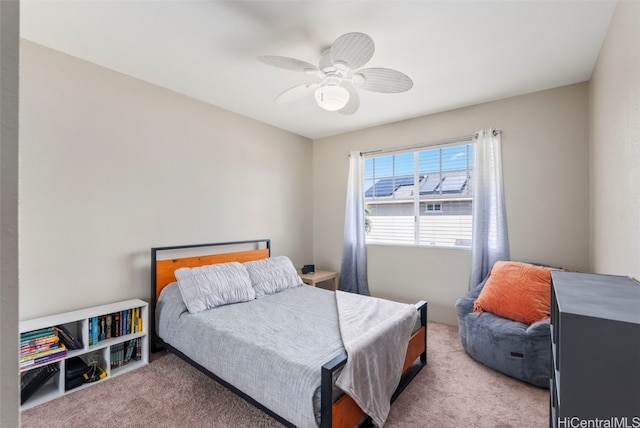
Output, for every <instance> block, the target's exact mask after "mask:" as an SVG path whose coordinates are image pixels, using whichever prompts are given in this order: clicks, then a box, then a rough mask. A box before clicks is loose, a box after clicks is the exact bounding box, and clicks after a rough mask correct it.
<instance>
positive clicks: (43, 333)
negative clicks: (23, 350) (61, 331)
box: [20, 327, 55, 342]
mask: <svg viewBox="0 0 640 428" xmlns="http://www.w3.org/2000/svg"><path fill="white" fill-rule="evenodd" d="M53 334H55V330H54V328H53V327H47V328H41V329H38V330H32V331H27V332H24V333H20V342H26V341H29V340H37V339H40V338H43V337H48V336H51V335H53Z"/></svg>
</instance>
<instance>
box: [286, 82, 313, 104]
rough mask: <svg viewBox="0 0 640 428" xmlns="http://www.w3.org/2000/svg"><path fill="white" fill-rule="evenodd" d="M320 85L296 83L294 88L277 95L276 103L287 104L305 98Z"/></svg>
mask: <svg viewBox="0 0 640 428" xmlns="http://www.w3.org/2000/svg"><path fill="white" fill-rule="evenodd" d="M317 87H318V83H303V84H301V85H296V86H294V87H293V88H289V89H287V90H286V91H284V92H283V93H281V94H280V95H278V96H277V97H276V104H285V103H290V102H293V101H297V100H299V99H301V98H304V97H305V96H306V95H308V94H309V93H310V92H312V91H313V90H314V89H315V88H317Z"/></svg>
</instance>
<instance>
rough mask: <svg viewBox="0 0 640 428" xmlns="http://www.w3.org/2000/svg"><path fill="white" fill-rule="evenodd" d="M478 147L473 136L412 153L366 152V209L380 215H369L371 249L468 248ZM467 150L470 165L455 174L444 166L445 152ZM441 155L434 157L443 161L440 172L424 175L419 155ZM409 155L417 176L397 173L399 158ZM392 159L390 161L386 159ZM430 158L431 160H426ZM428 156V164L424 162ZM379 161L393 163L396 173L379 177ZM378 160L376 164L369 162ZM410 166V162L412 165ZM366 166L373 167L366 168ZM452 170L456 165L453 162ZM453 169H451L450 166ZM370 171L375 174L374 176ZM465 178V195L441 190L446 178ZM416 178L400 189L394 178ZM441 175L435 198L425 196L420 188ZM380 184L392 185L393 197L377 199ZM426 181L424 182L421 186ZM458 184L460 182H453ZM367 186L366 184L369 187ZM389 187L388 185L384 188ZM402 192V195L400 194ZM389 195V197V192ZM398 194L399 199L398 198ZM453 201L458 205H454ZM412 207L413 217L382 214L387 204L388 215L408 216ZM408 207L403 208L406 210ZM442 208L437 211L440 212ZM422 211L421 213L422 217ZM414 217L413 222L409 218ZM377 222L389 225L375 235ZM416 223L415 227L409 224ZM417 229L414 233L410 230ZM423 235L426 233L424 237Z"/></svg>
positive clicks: (415, 149)
mask: <svg viewBox="0 0 640 428" xmlns="http://www.w3.org/2000/svg"><path fill="white" fill-rule="evenodd" d="M474 142H475V140H474V139H473V137H472V136H469V137H462V138H460V139H456V140H454V141H452V140H449V141H448V142H447V143H443V144H437V145H422V146H414V147H411V148H408V149H407V148H405V149H397V150H385V151H377V152H369V153H363V156H364V158H365V172H364V177H363V178H364V181H365V189H364V191H365V205H369V207H370V208H371V207H372V206H374V207H375V209H377V210H378V215H376V212H375V209H374V213H373V214H368V215H367V216H368V218H369V220H370V222H369V224H370V225H371V232H368V233H367V235H366V241H367V244H374V245H375V244H382V245H415V246H421V247H434V248H452V247H455V248H469V247H470V241H471V224H472V215H471V209H472V204H473V197H472V194H471V186H472V184H471V178H472V174H473V164H474V159H473V154H474V153H473V152H474ZM456 148H457V149H463V150H464V152H465V156H464V157H463V159H465V161H466V164H465V166H464V167H460V168H457V169H451V168H449V167H445V166H444V165H445V162H446V161H445V160H443V158H442V157H443V153H445V152H447V153H450V152H451V150H456ZM431 151H437V153H435V155H437V156H439V161H438V162H439V164H438V165H439V166H438V170H437V171H436V170H431V171H430V172H426V170H423V171H420V153H421V152H431ZM408 153H412V154H413V171H412V172H409V171H407V172H406V173H404V174H403V173H402V172H398V171H396V169H395V168H396V166H395V165H396V162H395V161H396V159H397V158H395V156H398V155H405V156H406V154H408ZM392 156H393V157H394V158H393V159H392V160H391V161H389V160H388V159H386V158H389V157H392ZM426 156H428V155H426ZM426 156H425V159H426ZM375 159H382V160H384V161H388V162H391V163H392V165H393V167H392V172H391V173H387V174H386V175H384V174H380V175H376V172H375ZM371 160H374V163H368V162H371ZM408 162H410V161H408ZM366 165H369V166H368V167H367V166H366ZM405 165H408V163H407V164H405ZM450 165H454V164H453V163H451V164H450ZM452 168H453V167H452ZM370 172H371V173H370ZM465 173H466V174H467V178H466V181H464V184H463V185H461V188H462V189H463V190H461V191H460V192H459V194H458V192H456V191H453V192H450V191H443V190H442V189H443V188H445V186H444V182H445V181H446V179H447V178H448V177H451V178H450V180H453V177H454V176H455V179H456V180H461V179H460V178H459V177H460V176H463V175H464V174H465ZM411 174H413V184H412V185H408V186H407V185H398V184H397V182H396V181H395V179H396V178H402V179H406V178H407V177H410V176H411ZM429 174H430V175H432V176H434V175H435V176H436V177H437V176H439V179H438V180H439V181H438V184H437V185H436V187H435V188H436V189H438V188H439V190H438V191H434V193H433V194H432V195H429V196H425V195H424V193H427V192H423V195H422V196H421V193H420V188H421V186H424V185H425V184H426V180H427V179H428V177H427V175H429ZM381 180H391V183H390V184H391V190H390V192H391V193H390V194H388V195H387V194H384V195H377V192H378V189H377V188H376V187H375V186H376V185H378V184H379V183H380V182H381ZM423 180H424V181H423ZM453 182H454V183H455V182H456V181H453ZM367 183H368V184H367ZM384 184H387V183H384ZM400 189H401V192H402V193H401V194H400V191H399V190H400ZM367 191H369V194H370V195H371V196H370V197H367ZM388 192H389V190H387V191H386V192H385V193H388ZM396 194H400V196H399V197H398V198H397V199H396ZM452 202H455V203H456V205H455V206H454V205H451V203H452ZM408 204H412V206H413V210H412V211H413V214H412V215H411V214H409V215H408V214H402V215H396V216H394V215H383V214H382V213H383V212H384V209H385V205H386V209H387V210H389V211H392V210H395V209H400V210H403V211H409V210H410V209H411V208H410V207H409V206H406V205H408ZM445 204H449V205H447V206H448V207H449V209H448V210H449V211H451V209H455V210H456V212H457V213H458V214H455V213H451V212H449V213H448V212H447V210H445ZM403 205H405V208H402V206H403ZM429 206H432V207H433V209H432V210H429V209H428V207H429ZM436 207H439V209H436ZM421 209H422V211H423V212H421ZM411 217H412V218H411ZM376 222H385V223H384V224H383V226H381V229H378V230H376V228H375V227H376ZM411 223H413V225H411ZM411 229H413V230H411ZM421 233H422V234H421Z"/></svg>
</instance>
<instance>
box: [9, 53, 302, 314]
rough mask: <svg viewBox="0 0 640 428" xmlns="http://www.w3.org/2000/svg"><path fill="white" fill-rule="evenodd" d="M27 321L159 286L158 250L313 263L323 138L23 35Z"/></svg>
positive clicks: (23, 310)
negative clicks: (207, 245)
mask: <svg viewBox="0 0 640 428" xmlns="http://www.w3.org/2000/svg"><path fill="white" fill-rule="evenodd" d="M21 49H22V51H21V55H22V58H21V67H22V69H21V76H20V77H21V91H20V97H21V103H20V104H21V105H20V113H21V123H20V132H21V136H20V146H21V150H22V153H21V158H20V171H21V172H20V204H21V208H20V275H21V281H20V302H21V303H20V319H28V318H33V317H38V316H42V315H46V314H51V313H57V312H61V311H67V310H71V309H77V308H81V307H86V306H91V305H95V304H103V303H108V302H113V301H118V300H122V299H127V298H133V297H140V298H147V296H148V295H149V264H150V251H149V249H150V247H152V246H164V245H179V244H190V243H204V242H224V241H231V240H244V239H254V238H271V239H272V250H273V254H274V255H279V254H286V255H289V256H290V257H291V258H292V259H293V261H294V263H295V264H296V265H301V264H302V263H303V262H307V261H308V260H310V259H311V254H312V242H311V241H312V234H311V230H310V228H309V227H308V226H309V224H311V221H312V212H311V207H310V205H309V204H304V203H301V201H304V200H305V199H306V198H308V194H309V189H310V188H311V184H312V182H311V174H309V170H310V169H311V155H312V145H311V141H310V140H308V139H305V138H302V137H300V136H297V135H294V134H291V133H288V132H286V131H282V130H279V129H276V128H273V127H271V126H268V125H265V124H261V123H259V122H256V121H254V120H251V119H248V118H245V117H243V116H239V115H236V114H234V113H231V112H228V111H225V110H222V109H219V108H216V107H213V106H211V105H207V104H204V103H202V102H199V101H196V100H194V99H191V98H188V97H185V96H182V95H179V94H176V93H174V92H171V91H167V90H165V89H161V88H159V87H156V86H153V85H150V84H147V83H144V82H142V81H139V80H136V79H133V78H130V77H127V76H125V75H122V74H119V73H115V72H113V71H110V70H107V69H105V68H101V67H98V66H96V65H93V64H90V63H88V62H84V61H81V60H78V59H76V58H73V57H70V56H67V55H64V54H61V53H59V52H56V51H53V50H51V49H48V48H45V47H43V46H39V45H36V44H33V43H30V42H27V41H23V42H22V44H21Z"/></svg>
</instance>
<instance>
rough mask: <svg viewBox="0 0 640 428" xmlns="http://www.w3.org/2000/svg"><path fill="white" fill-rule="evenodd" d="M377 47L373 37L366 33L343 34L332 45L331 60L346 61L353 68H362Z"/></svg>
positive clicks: (334, 61) (333, 61)
mask: <svg viewBox="0 0 640 428" xmlns="http://www.w3.org/2000/svg"><path fill="white" fill-rule="evenodd" d="M375 49H376V47H375V44H374V43H373V39H371V37H369V36H367V35H366V34H364V33H347V34H343V35H342V36H340V37H338V38H337V39H336V41H335V42H333V44H332V45H331V53H330V55H331V62H332V63H333V64H335V63H336V62H344V63H346V64H347V65H348V66H349V68H351V69H352V70H353V69H356V68H360V67H362V66H363V65H365V64H366V63H367V62H368V61H369V60H370V59H371V57H372V56H373V52H374V51H375Z"/></svg>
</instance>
